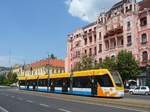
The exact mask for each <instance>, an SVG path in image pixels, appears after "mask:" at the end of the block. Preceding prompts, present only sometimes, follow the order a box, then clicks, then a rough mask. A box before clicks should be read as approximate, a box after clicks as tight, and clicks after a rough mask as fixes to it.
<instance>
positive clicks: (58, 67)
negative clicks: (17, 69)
mask: <svg viewBox="0 0 150 112" xmlns="http://www.w3.org/2000/svg"><path fill="white" fill-rule="evenodd" d="M64 66H65V65H64V61H63V60H59V59H51V58H49V59H45V60H40V61H37V62H34V63H32V64H30V65H26V66H23V67H22V72H21V74H20V76H29V75H46V74H54V73H63V72H64Z"/></svg>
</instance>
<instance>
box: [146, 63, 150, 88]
mask: <svg viewBox="0 0 150 112" xmlns="http://www.w3.org/2000/svg"><path fill="white" fill-rule="evenodd" d="M146 79H147V86H149V87H150V66H149V65H148V62H147V64H146Z"/></svg>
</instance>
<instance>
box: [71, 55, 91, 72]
mask: <svg viewBox="0 0 150 112" xmlns="http://www.w3.org/2000/svg"><path fill="white" fill-rule="evenodd" d="M93 68H94V58H93V57H92V56H86V55H83V56H82V57H81V59H80V62H78V63H76V65H75V67H74V69H73V70H74V71H79V70H89V69H93Z"/></svg>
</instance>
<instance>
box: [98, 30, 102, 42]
mask: <svg viewBox="0 0 150 112" xmlns="http://www.w3.org/2000/svg"><path fill="white" fill-rule="evenodd" d="M101 39H102V33H101V32H99V40H101Z"/></svg>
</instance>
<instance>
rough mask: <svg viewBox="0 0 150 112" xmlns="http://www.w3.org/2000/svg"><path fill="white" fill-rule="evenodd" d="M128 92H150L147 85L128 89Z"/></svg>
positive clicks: (146, 93) (147, 93) (145, 93)
mask: <svg viewBox="0 0 150 112" xmlns="http://www.w3.org/2000/svg"><path fill="white" fill-rule="evenodd" d="M129 93H130V94H143V95H149V94H150V89H149V87H148V86H139V87H135V88H133V89H130V90H129Z"/></svg>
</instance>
